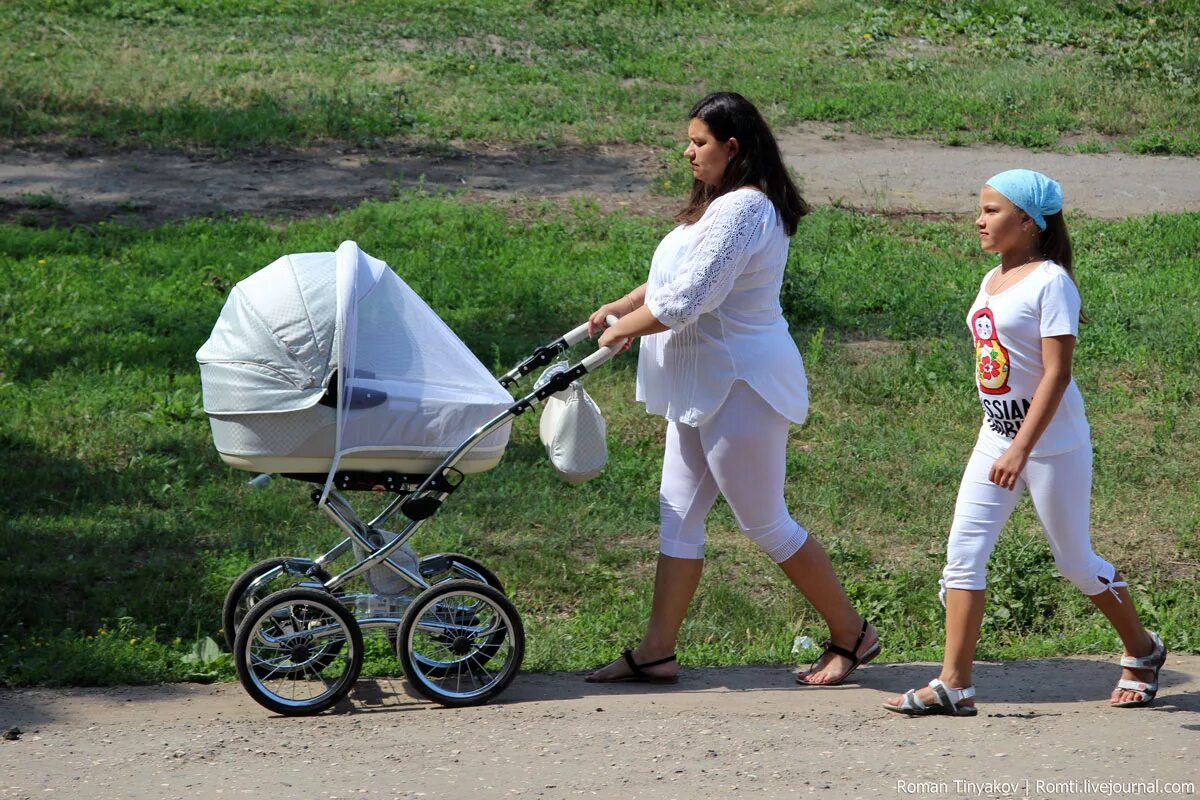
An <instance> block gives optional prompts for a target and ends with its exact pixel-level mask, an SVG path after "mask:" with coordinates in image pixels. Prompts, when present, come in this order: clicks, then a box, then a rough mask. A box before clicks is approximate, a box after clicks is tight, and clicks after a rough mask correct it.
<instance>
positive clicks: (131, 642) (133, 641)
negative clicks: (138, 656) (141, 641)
mask: <svg viewBox="0 0 1200 800" xmlns="http://www.w3.org/2000/svg"><path fill="white" fill-rule="evenodd" d="M136 644H137V639H130V640H129V646H130V647H133V646H134V645H136Z"/></svg>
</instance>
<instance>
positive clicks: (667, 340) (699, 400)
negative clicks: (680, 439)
mask: <svg viewBox="0 0 1200 800" xmlns="http://www.w3.org/2000/svg"><path fill="white" fill-rule="evenodd" d="M787 255H788V237H787V234H786V232H785V231H784V228H783V220H782V219H781V218H780V216H779V212H778V211H777V210H776V209H775V205H774V204H773V203H772V202H771V200H770V199H769V198H768V197H767V196H766V195H765V194H763V193H762V192H760V191H757V190H755V189H738V190H736V191H732V192H729V193H727V194H724V195H721V196H720V197H718V198H717V199H715V200H713V201H712V203H711V204H710V205H709V207H708V209H707V210H706V211H705V212H704V216H702V217H701V218H700V219H699V220H697V221H696V223H695V224H692V225H680V226H679V227H677V228H675V229H674V230H673V231H671V232H670V233H669V234H667V235H666V237H664V238H663V240H662V242H660V243H659V245H658V248H657V249H656V250H655V251H654V258H653V260H652V261H651V264H650V276H649V278H648V279H647V281H646V306H647V308H648V309H649V310H650V313H651V314H653V315H654V317H655V319H657V320H658V321H659V322H661V323H662V324H664V325H666V326H667V327H668V328H669V329H670V330H667V331H664V332H662V333H656V334H652V335H649V336H643V337H642V338H641V346H640V349H639V353H638V377H637V399H638V400H640V401H642V402H643V403H645V404H646V410H647V411H648V412H650V413H652V414H659V415H662V416H664V417H666V418H667V419H669V420H673V421H675V422H680V423H683V424H685V425H700V424H701V423H703V422H704V421H705V420H706V419H708V418H709V417H710V416H712V414H713V413H715V412H716V411H717V410H718V409H719V408H720V407H721V404H722V403H724V402H725V398H726V396H727V395H728V394H729V390H730V388H731V387H732V386H733V384H734V382H735V381H739V380H741V381H745V382H746V383H747V384H749V385H750V387H751V388H752V389H754V391H756V392H758V394H759V395H760V396H761V397H762V398H763V399H764V400H766V401H767V403H769V404H770V405H771V407H772V408H774V409H775V410H776V411H778V412H779V413H780V414H782V415H783V416H785V417H787V418H788V419H789V420H791V421H792V422H796V423H802V422H804V420H805V417H806V416H807V414H808V381H807V378H806V377H805V374H804V362H803V361H802V360H801V358H800V351H799V350H798V349H797V347H796V343H795V341H793V339H792V336H791V334H790V333H789V332H788V325H787V321H786V320H785V319H784V318H783V309H782V307H781V306H780V304H779V291H780V288H781V287H782V285H783V270H784V266H785V265H786V263H787Z"/></svg>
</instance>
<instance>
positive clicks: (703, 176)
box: [683, 118, 738, 186]
mask: <svg viewBox="0 0 1200 800" xmlns="http://www.w3.org/2000/svg"><path fill="white" fill-rule="evenodd" d="M737 149H738V143H737V139H734V138H732V137H730V138H729V139H728V140H727V141H724V142H720V141H717V137H715V136H713V132H712V131H711V130H709V129H708V125H706V124H705V123H704V122H703V120H700V119H698V118H692V119H691V120H690V121H689V122H688V146H687V148H686V149H685V150H684V151H683V155H684V157H685V158H686V159H687V160H688V161H690V162H692V177H693V178H695V179H696V180H698V181H700V182H701V183H706V184H708V185H709V186H716V185H718V184H719V183H720V182H721V176H723V175H724V174H725V168H726V167H727V166H729V162H730V161H731V160H732V159H733V156H734V155H735V154H736V153H737Z"/></svg>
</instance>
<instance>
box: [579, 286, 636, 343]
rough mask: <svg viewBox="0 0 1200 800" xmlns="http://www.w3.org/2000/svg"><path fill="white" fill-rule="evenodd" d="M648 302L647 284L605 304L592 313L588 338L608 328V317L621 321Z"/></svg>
mask: <svg viewBox="0 0 1200 800" xmlns="http://www.w3.org/2000/svg"><path fill="white" fill-rule="evenodd" d="M645 302H646V284H644V283H643V284H642V285H641V286H639V287H637V288H636V289H634V290H633V291H632V292H630V293H629V294H627V295H625V296H624V297H621V298H619V299H617V300H613V301H612V302H611V303H605V304H604V305H602V306H600V307H599V308H597V309H596V310H595V311H593V312H592V315H591V316H590V317H588V336H595V335H596V334H597V333H599V332H600V331H602V330H604V329H605V328H607V327H608V321H607V319H608V317H610V316H612V317H616V318H617V319H620V318H621V317H623V316H625V315H626V314H631V313H633V312H634V311H637V310H638V309H639V308H641V307H642V305H643V304H644V303H645Z"/></svg>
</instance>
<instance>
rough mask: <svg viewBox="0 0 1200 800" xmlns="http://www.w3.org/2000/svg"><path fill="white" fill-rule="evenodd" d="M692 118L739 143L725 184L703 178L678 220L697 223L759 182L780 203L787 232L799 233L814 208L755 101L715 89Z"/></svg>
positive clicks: (719, 137)
mask: <svg viewBox="0 0 1200 800" xmlns="http://www.w3.org/2000/svg"><path fill="white" fill-rule="evenodd" d="M688 119H689V120H691V119H698V120H700V121H701V122H703V123H704V124H705V125H707V126H708V129H709V130H710V131H712V134H713V136H715V137H716V138H717V141H719V142H727V141H729V140H730V139H737V141H738V145H739V147H738V151H737V154H736V155H734V157H733V159H732V160H731V161H730V162H729V166H727V167H726V168H725V174H724V175H722V176H721V183H720V184H719V185H717V186H709V185H708V184H706V183H703V182H701V181H699V180H696V181H694V182H693V183H692V193H691V196H689V197H688V202H687V205H686V206H685V207H684V208H683V210H682V211H680V212H679V213H678V214H676V215H675V220H676V221H677V222H683V223H688V224H690V223H693V222H696V221H697V220H699V219H700V217H702V216H704V212H705V210H706V209H707V208H708V205H709V203H711V202H712V201H713V200H715V199H716V198H718V197H720V196H721V195H723V194H725V193H726V192H732V191H733V190H734V189H740V188H741V187H743V186H754V187H756V188H758V189H760V190H761V191H762V192H763V194H765V195H766V196H767V197H768V198H770V200H771V202H772V203H774V204H775V209H776V210H777V211H778V212H779V216H781V217H782V218H783V228H784V230H785V231H787V235H788V236H791V235H792V234H793V233H795V232H796V224H797V223H798V222H799V221H800V218H801V217H802V216H804V215H805V214H807V213H808V212H809V211H810V209H809V206H808V203H806V202H804V198H803V197H801V196H800V191H799V190H798V189H797V188H796V184H795V183H793V182H792V178H791V176H790V175H788V172H787V168H786V167H785V166H784V165H783V157H782V156H781V155H780V154H779V145H778V144H777V143H776V142H775V137H774V136H773V135H771V129H770V127H768V126H767V122H766V120H764V119H763V118H762V114H759V113H758V109H757V108H755V107H754V104H753V103H751V102H750V101H749V100H747V99H746V98H744V97H742V96H741V95H740V94H737V93H736V92H713V93H712V94H710V95H708V96H707V97H705V98H704V99H703V100H701V101H700V102H699V103H696V105H694V106H692V110H691V111H689V112H688Z"/></svg>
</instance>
